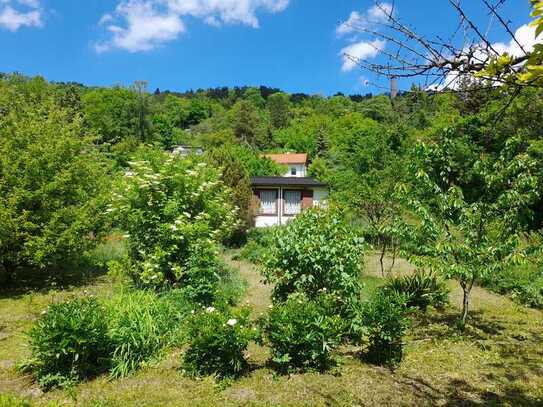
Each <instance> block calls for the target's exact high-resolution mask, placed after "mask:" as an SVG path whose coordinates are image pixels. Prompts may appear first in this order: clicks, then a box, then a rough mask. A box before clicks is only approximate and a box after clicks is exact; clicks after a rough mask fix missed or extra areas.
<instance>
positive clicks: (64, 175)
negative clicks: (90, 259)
mask: <svg viewBox="0 0 543 407" xmlns="http://www.w3.org/2000/svg"><path fill="white" fill-rule="evenodd" d="M40 82H42V83H40ZM23 88H26V89H24V90H23ZM0 112H2V114H0V180H1V181H0V259H1V263H2V265H1V266H0V278H2V274H4V280H5V282H18V281H20V280H21V276H22V277H24V274H26V273H27V272H29V271H34V270H38V271H39V272H40V274H41V275H43V277H44V278H47V277H50V276H51V275H54V276H56V275H58V274H59V271H65V270H71V269H72V268H71V267H70V266H72V265H78V264H79V262H80V260H81V257H82V255H83V254H84V252H85V251H87V250H89V249H92V247H94V246H95V245H96V243H97V242H99V239H97V237H99V236H100V235H101V234H102V232H103V231H104V230H105V229H106V227H107V225H106V222H105V221H106V219H107V218H106V217H105V216H103V213H104V210H105V209H106V204H107V192H108V189H109V185H110V178H111V177H110V176H109V175H108V174H110V170H111V164H112V163H111V162H110V161H108V160H107V159H106V158H105V156H104V155H103V154H101V153H100V151H99V149H98V148H97V147H96V145H95V144H94V140H93V138H92V137H91V136H89V135H88V133H87V132H86V130H85V128H84V125H83V122H82V119H81V117H79V115H77V114H75V115H74V112H73V111H72V110H71V109H69V108H66V107H64V106H62V105H61V104H59V103H58V101H57V100H56V98H55V97H54V93H53V88H52V87H49V86H48V85H47V84H46V83H44V82H43V80H42V79H39V78H36V79H32V80H28V81H24V82H23V81H21V83H20V84H16V83H15V81H14V82H12V83H11V84H10V83H8V81H0ZM10 280H11V281H10Z"/></svg>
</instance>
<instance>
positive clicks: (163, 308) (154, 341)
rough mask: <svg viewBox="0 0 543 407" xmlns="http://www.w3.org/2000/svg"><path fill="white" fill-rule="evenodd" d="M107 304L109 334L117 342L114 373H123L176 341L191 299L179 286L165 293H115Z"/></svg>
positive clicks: (112, 362) (113, 361)
mask: <svg viewBox="0 0 543 407" xmlns="http://www.w3.org/2000/svg"><path fill="white" fill-rule="evenodd" d="M107 307H108V310H109V322H108V325H109V336H110V338H111V340H112V343H113V345H114V351H113V354H112V358H111V371H110V373H111V375H112V376H113V377H123V376H127V375H128V374H130V373H132V372H134V371H135V370H136V369H138V367H140V365H141V364H142V363H144V362H146V361H149V360H151V359H153V358H155V357H157V356H158V355H159V354H160V352H161V351H162V350H163V349H164V348H165V347H167V346H168V345H171V344H172V343H174V341H175V339H176V338H177V335H178V332H177V330H178V327H179V325H180V322H181V321H182V319H183V317H184V316H185V315H186V314H187V313H188V312H189V311H190V308H191V303H190V302H189V301H188V300H187V299H186V298H185V297H184V295H183V294H182V293H180V292H179V291H178V290H172V291H171V292H169V293H167V294H166V295H164V296H158V295H156V294H155V293H154V292H149V291H142V290H134V291H126V292H121V293H119V294H116V295H114V296H113V297H112V298H111V299H110V300H109V301H108V303H107Z"/></svg>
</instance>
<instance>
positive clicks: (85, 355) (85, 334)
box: [27, 298, 112, 388]
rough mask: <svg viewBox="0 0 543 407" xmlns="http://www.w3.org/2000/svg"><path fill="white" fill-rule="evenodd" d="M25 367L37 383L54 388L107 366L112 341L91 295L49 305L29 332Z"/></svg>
mask: <svg viewBox="0 0 543 407" xmlns="http://www.w3.org/2000/svg"><path fill="white" fill-rule="evenodd" d="M29 337H30V349H31V351H32V360H31V361H30V362H29V363H28V366H27V368H28V369H29V370H30V371H32V372H33V373H34V375H35V376H36V378H37V379H38V381H39V383H40V384H41V385H42V386H43V387H45V388H49V387H54V386H59V385H63V384H66V383H69V382H73V381H77V380H80V379H83V378H87V377H90V376H93V375H96V374H98V373H101V372H104V371H106V370H107V369H108V367H109V363H110V354H111V351H112V343H111V340H110V338H109V336H108V326H107V312H106V310H105V308H104V307H103V306H102V305H100V304H99V302H98V301H97V300H96V299H94V298H86V299H74V300H71V301H67V302H64V303H59V304H53V305H50V306H49V307H48V308H47V310H45V311H44V312H43V314H42V315H41V317H40V318H39V319H38V321H37V322H36V324H35V325H34V326H33V327H32V329H31V330H30V332H29Z"/></svg>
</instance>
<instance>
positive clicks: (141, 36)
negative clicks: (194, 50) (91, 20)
mask: <svg viewBox="0 0 543 407" xmlns="http://www.w3.org/2000/svg"><path fill="white" fill-rule="evenodd" d="M115 15H116V16H118V17H121V18H122V19H123V20H125V21H126V27H121V26H119V25H115V24H112V21H113V17H112V16H111V15H110V14H106V15H104V16H102V18H101V19H100V23H101V24H107V23H111V24H110V25H108V26H107V30H108V31H109V32H110V33H111V36H112V38H111V40H110V41H108V42H105V43H98V44H95V46H94V48H95V50H96V52H98V53H101V52H105V51H108V50H110V49H112V48H120V49H124V50H127V51H130V52H140V51H149V50H151V49H153V48H156V47H157V46H159V45H161V44H163V43H165V42H167V41H171V40H174V39H175V38H177V36H178V35H179V34H180V33H182V32H183V31H185V25H184V24H183V22H182V21H181V19H180V18H179V16H177V15H175V14H173V13H171V12H169V11H165V12H163V11H160V10H158V9H157V8H156V7H155V5H154V4H153V3H152V2H150V1H140V0H130V1H128V2H123V3H121V4H119V5H118V6H117V8H116V10H115Z"/></svg>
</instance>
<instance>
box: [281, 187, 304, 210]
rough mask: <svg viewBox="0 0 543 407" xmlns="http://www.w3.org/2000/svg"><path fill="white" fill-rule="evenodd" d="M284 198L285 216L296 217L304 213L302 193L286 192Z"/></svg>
mask: <svg viewBox="0 0 543 407" xmlns="http://www.w3.org/2000/svg"><path fill="white" fill-rule="evenodd" d="M283 198H284V199H285V207H284V209H283V213H284V214H285V215H296V214H298V213H300V212H301V211H302V191H285V192H284V197H283Z"/></svg>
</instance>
